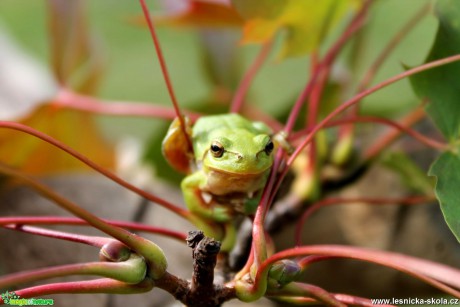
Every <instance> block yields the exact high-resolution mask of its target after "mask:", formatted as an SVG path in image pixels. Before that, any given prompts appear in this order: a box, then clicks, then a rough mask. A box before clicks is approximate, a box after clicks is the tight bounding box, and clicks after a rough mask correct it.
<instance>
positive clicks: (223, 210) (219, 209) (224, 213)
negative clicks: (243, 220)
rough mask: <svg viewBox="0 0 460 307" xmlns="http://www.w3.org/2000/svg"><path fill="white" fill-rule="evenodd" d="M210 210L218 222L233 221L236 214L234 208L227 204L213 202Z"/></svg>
mask: <svg viewBox="0 0 460 307" xmlns="http://www.w3.org/2000/svg"><path fill="white" fill-rule="evenodd" d="M210 210H211V211H212V213H211V214H212V220H214V221H216V222H218V223H227V222H229V221H231V220H232V218H233V216H234V214H233V210H231V209H230V208H229V207H228V206H225V205H220V204H213V205H212V207H211V208H210Z"/></svg>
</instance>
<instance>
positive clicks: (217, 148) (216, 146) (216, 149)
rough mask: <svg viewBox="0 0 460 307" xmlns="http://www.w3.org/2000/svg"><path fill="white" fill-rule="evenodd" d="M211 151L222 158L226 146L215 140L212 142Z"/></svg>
mask: <svg viewBox="0 0 460 307" xmlns="http://www.w3.org/2000/svg"><path fill="white" fill-rule="evenodd" d="M210 150H211V153H212V155H213V156H214V157H216V158H220V157H222V155H223V154H224V146H222V144H221V143H219V142H217V141H214V142H212V143H211V148H210Z"/></svg>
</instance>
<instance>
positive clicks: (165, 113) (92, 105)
mask: <svg viewBox="0 0 460 307" xmlns="http://www.w3.org/2000/svg"><path fill="white" fill-rule="evenodd" d="M52 105H53V106H56V107H61V108H68V109H73V110H79V111H84V112H90V113H95V114H103V115H112V116H136V117H149V118H151V117H155V118H162V119H174V118H175V117H176V116H177V115H176V113H175V111H174V110H173V109H171V108H170V107H164V106H158V105H152V104H148V103H134V102H121V101H108V100H100V99H96V98H94V97H91V96H86V95H81V94H78V93H75V92H73V91H71V90H69V89H66V88H62V89H61V90H60V91H59V92H58V94H57V96H56V98H55V99H54V100H53V102H52ZM185 113H186V114H187V116H188V117H190V118H191V119H192V121H195V120H196V119H197V118H198V117H199V116H200V114H198V113H194V112H190V111H186V112H185Z"/></svg>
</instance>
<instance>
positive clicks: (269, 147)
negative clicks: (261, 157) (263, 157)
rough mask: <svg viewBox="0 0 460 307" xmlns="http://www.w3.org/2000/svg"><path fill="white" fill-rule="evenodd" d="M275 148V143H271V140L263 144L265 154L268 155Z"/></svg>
mask: <svg viewBox="0 0 460 307" xmlns="http://www.w3.org/2000/svg"><path fill="white" fill-rule="evenodd" d="M274 148H275V145H274V144H273V141H272V140H270V141H269V142H268V143H267V145H265V148H264V151H265V153H266V154H267V155H270V154H271V153H272V151H273V149H274Z"/></svg>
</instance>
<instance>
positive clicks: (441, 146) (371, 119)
mask: <svg viewBox="0 0 460 307" xmlns="http://www.w3.org/2000/svg"><path fill="white" fill-rule="evenodd" d="M416 113H417V114H415V116H414V113H411V114H409V117H410V118H411V122H409V124H413V122H412V121H414V120H420V119H421V118H422V117H424V113H423V111H422V110H421V109H418V110H416ZM403 121H407V120H403ZM349 123H380V124H384V125H388V126H390V127H393V128H395V129H398V131H397V132H391V133H390V134H389V135H388V136H387V137H383V138H381V141H380V142H382V140H383V141H385V142H382V143H383V144H380V142H379V143H378V145H374V148H376V147H375V146H378V149H379V150H381V149H383V147H384V148H387V147H388V145H389V143H390V142H392V141H394V140H395V139H396V137H398V135H399V134H400V132H404V133H406V134H407V135H409V136H411V137H413V138H414V139H416V140H417V141H419V142H421V143H423V144H425V145H427V146H429V147H431V148H434V149H437V150H446V149H448V148H449V144H446V143H443V142H439V141H437V140H434V139H432V138H429V137H427V136H425V135H423V134H421V133H420V132H418V131H417V130H414V129H412V128H410V127H408V126H407V123H406V122H405V123H404V124H401V123H398V122H395V121H393V120H391V119H387V118H383V117H376V116H356V117H355V116H352V117H346V118H343V119H339V120H335V121H331V122H329V123H328V124H326V125H325V128H331V127H335V126H339V125H346V124H349ZM311 130H312V129H305V130H302V131H298V132H296V133H294V134H292V135H291V138H290V140H291V141H295V140H296V139H298V138H300V137H301V136H303V135H305V134H308V133H310V132H311ZM389 136H391V137H389ZM375 150H377V148H376V149H373V150H372V151H375ZM368 151H369V150H368ZM371 153H372V152H371ZM375 154H376V153H372V155H373V156H374V155H375ZM366 156H367V154H366Z"/></svg>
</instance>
